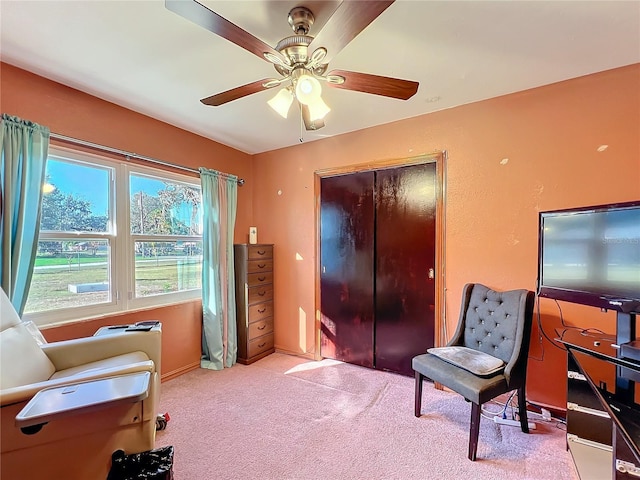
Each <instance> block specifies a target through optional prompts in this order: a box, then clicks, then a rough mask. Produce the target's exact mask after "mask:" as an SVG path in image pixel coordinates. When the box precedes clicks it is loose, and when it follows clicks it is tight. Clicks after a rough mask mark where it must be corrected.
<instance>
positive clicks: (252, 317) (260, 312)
mask: <svg viewBox="0 0 640 480" xmlns="http://www.w3.org/2000/svg"><path fill="white" fill-rule="evenodd" d="M267 317H273V302H266V303H258V304H256V305H251V306H250V307H249V323H251V322H255V321H256V320H260V319H261V318H267Z"/></svg>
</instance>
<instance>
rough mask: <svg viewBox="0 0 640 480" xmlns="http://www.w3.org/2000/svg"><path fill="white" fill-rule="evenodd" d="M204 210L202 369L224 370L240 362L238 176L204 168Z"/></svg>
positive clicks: (202, 178)
mask: <svg viewBox="0 0 640 480" xmlns="http://www.w3.org/2000/svg"><path fill="white" fill-rule="evenodd" d="M200 181H201V183H202V207H203V209H202V210H203V220H204V225H203V228H204V229H203V232H202V243H203V262H202V359H201V361H200V366H201V367H202V368H208V369H211V370H222V369H223V368H224V367H231V366H232V365H233V364H234V363H236V359H237V354H238V339H237V329H236V296H235V273H234V267H233V230H234V226H235V223H236V209H237V204H238V177H236V176H234V175H227V174H222V173H219V172H216V171H215V170H208V169H206V168H200Z"/></svg>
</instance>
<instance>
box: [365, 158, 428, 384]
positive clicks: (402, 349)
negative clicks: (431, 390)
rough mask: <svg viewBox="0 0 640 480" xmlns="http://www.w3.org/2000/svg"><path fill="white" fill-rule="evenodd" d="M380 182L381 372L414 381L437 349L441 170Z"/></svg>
mask: <svg viewBox="0 0 640 480" xmlns="http://www.w3.org/2000/svg"><path fill="white" fill-rule="evenodd" d="M376 176H377V178H376V231H375V235H376V269H375V272H376V273H375V277H376V278H375V285H376V286H375V305H376V307H375V312H374V315H375V352H374V353H375V368H378V369H382V370H390V371H393V372H398V373H402V374H405V375H413V370H412V368H411V359H412V358H413V357H414V356H415V355H418V354H421V353H425V351H426V349H427V348H430V347H433V345H434V333H435V332H434V321H435V320H434V312H435V307H434V305H435V280H434V276H435V270H434V269H435V229H436V198H435V192H436V190H435V187H436V164H435V163H428V164H423V165H413V166H407V167H399V168H392V169H388V170H378V171H377V172H376Z"/></svg>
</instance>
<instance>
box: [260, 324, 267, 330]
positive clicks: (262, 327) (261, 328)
mask: <svg viewBox="0 0 640 480" xmlns="http://www.w3.org/2000/svg"><path fill="white" fill-rule="evenodd" d="M265 328H267V326H266V325H262V326H260V327H258V330H264V329H265Z"/></svg>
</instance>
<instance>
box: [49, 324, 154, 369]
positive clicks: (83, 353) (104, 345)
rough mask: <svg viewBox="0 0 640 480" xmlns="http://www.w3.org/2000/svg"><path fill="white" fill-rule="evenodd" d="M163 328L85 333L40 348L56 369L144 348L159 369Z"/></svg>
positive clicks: (142, 350) (143, 350)
mask: <svg viewBox="0 0 640 480" xmlns="http://www.w3.org/2000/svg"><path fill="white" fill-rule="evenodd" d="M161 347H162V332H161V331H153V330H152V331H149V332H122V333H118V334H114V335H105V336H97V337H84V338H77V339H73V340H64V341H61V342H54V343H48V344H46V345H42V346H41V348H42V351H43V352H44V353H45V354H46V355H47V357H49V360H51V363H53V364H54V365H55V368H56V371H58V370H65V369H67V368H71V367H75V366H78V365H83V364H85V363H90V362H96V361H98V360H104V359H106V358H109V357H115V356H117V355H123V354H125V353H131V352H136V351H140V352H144V353H146V354H147V356H148V357H149V359H150V360H152V361H153V363H154V364H155V368H156V371H157V372H160V369H161V364H160V361H161Z"/></svg>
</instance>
